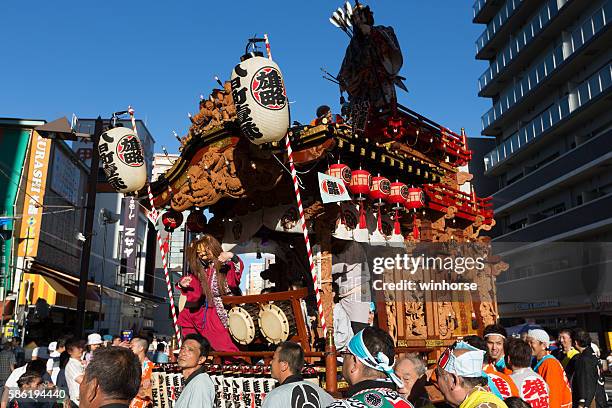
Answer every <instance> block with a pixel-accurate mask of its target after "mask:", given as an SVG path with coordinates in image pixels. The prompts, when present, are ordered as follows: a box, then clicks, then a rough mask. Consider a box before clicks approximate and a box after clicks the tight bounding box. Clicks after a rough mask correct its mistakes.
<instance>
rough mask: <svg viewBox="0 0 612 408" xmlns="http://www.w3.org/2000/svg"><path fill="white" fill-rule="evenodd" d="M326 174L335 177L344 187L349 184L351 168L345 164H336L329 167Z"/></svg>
mask: <svg viewBox="0 0 612 408" xmlns="http://www.w3.org/2000/svg"><path fill="white" fill-rule="evenodd" d="M327 174H329V175H330V176H332V177H337V178H339V179H341V180H342V181H344V184H345V185H346V186H349V185H350V184H351V168H350V167H349V166H347V165H346V164H342V163H337V164H332V165H331V166H329V170H327Z"/></svg>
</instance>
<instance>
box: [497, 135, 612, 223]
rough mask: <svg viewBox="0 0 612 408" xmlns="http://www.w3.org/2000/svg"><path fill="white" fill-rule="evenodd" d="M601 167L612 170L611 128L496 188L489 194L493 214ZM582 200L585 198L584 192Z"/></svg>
mask: <svg viewBox="0 0 612 408" xmlns="http://www.w3.org/2000/svg"><path fill="white" fill-rule="evenodd" d="M605 171H612V130H607V131H604V132H602V133H601V134H599V135H598V136H595V137H592V138H591V139H589V140H587V141H586V142H584V143H583V144H581V145H578V146H577V147H576V148H574V149H572V150H569V151H568V152H566V153H565V154H563V155H562V156H560V157H558V158H556V159H555V160H553V161H551V162H549V163H547V164H545V165H544V166H542V167H539V168H537V169H534V170H533V171H531V172H530V173H529V174H527V175H526V176H524V177H522V178H521V179H519V180H517V181H516V182H514V183H512V184H510V185H508V186H506V187H504V188H502V189H501V190H499V191H497V192H496V193H495V194H493V205H494V207H495V214H496V215H497V216H504V215H506V214H508V213H509V212H510V211H511V210H514V209H518V208H520V207H525V206H527V205H529V204H531V203H533V202H534V201H536V200H539V199H541V198H542V197H543V196H545V195H548V194H549V193H554V192H556V191H559V190H560V189H565V188H567V187H569V186H571V185H573V184H576V183H578V182H580V181H581V180H585V179H588V178H590V177H592V176H593V175H595V174H599V173H603V172H605ZM582 201H583V202H586V201H588V199H587V198H586V195H585V197H584V198H583V199H582Z"/></svg>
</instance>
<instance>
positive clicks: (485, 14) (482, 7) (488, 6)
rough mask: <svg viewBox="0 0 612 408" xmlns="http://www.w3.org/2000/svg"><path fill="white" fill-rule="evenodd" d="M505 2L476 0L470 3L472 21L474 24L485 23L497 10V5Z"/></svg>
mask: <svg viewBox="0 0 612 408" xmlns="http://www.w3.org/2000/svg"><path fill="white" fill-rule="evenodd" d="M504 3H505V0H476V1H474V4H473V5H472V10H473V16H474V18H473V20H472V22H474V23H476V24H486V23H487V22H489V21H490V20H491V19H492V18H493V17H494V16H495V14H497V11H498V10H499V7H500V6H502V5H503V4H504Z"/></svg>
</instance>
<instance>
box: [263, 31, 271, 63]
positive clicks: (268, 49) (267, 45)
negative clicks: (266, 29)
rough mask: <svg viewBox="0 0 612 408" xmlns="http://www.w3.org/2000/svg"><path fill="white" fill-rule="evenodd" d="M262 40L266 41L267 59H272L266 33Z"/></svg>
mask: <svg viewBox="0 0 612 408" xmlns="http://www.w3.org/2000/svg"><path fill="white" fill-rule="evenodd" d="M264 40H265V42H266V52H267V53H268V59H272V50H270V41H268V34H264Z"/></svg>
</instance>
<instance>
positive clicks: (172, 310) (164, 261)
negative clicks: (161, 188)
mask: <svg viewBox="0 0 612 408" xmlns="http://www.w3.org/2000/svg"><path fill="white" fill-rule="evenodd" d="M147 192H148V194H149V202H150V203H151V207H152V208H155V207H153V206H154V203H153V193H152V192H151V185H150V184H149V185H148V186H147ZM152 221H153V220H151V222H152ZM153 228H155V224H153ZM157 243H158V245H159V252H160V254H161V260H162V265H163V267H164V277H165V279H166V287H167V289H168V299H169V300H170V313H171V314H172V324H173V325H174V332H175V334H176V339H177V341H178V345H179V347H180V346H181V344H182V339H181V332H180V330H179V326H178V320H177V317H176V308H175V307H174V295H173V293H172V284H171V283H170V274H169V273H168V260H167V259H166V251H165V249H164V243H163V242H162V238H161V233H160V232H159V230H158V231H157Z"/></svg>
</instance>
